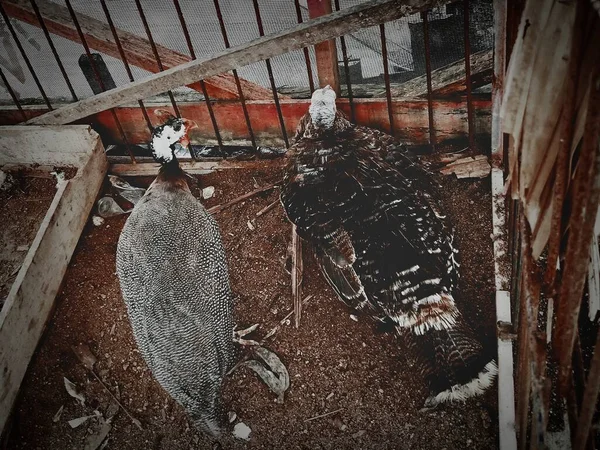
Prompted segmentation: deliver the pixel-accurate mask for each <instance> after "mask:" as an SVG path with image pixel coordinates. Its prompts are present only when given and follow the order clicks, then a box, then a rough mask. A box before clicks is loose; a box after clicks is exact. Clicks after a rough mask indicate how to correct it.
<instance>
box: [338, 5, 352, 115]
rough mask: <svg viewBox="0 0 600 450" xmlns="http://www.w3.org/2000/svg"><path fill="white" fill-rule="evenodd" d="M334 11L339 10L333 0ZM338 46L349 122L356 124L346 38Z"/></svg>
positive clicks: (341, 38) (342, 37) (341, 37)
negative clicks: (344, 76)
mask: <svg viewBox="0 0 600 450" xmlns="http://www.w3.org/2000/svg"><path fill="white" fill-rule="evenodd" d="M334 3H335V10H336V11H339V10H340V0H334ZM340 45H341V47H342V59H343V60H344V73H345V74H346V87H347V88H348V103H350V120H351V121H352V122H356V113H355V111H354V94H353V92H352V82H351V81H350V67H349V66H348V49H347V47H346V38H344V36H340Z"/></svg>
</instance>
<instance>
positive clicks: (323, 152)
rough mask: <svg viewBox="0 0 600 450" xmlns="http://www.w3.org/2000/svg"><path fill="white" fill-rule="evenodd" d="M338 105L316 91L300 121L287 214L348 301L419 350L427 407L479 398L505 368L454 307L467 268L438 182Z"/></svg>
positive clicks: (284, 198) (286, 189)
mask: <svg viewBox="0 0 600 450" xmlns="http://www.w3.org/2000/svg"><path fill="white" fill-rule="evenodd" d="M335 99H336V95H335V92H334V91H333V90H332V89H331V88H330V87H329V86H327V87H325V88H323V89H318V90H316V91H315V92H314V93H313V96H312V100H311V105H310V108H309V111H308V113H307V114H306V115H305V116H304V117H303V118H302V120H301V121H300V124H299V126H298V129H297V132H296V136H295V137H294V142H293V145H292V147H291V149H290V161H289V163H288V166H287V168H286V173H285V176H284V183H283V187H282V190H281V202H282V204H283V207H284V209H285V211H286V214H287V216H288V218H289V219H290V221H291V222H293V223H294V224H295V225H296V228H297V233H298V235H299V236H300V237H301V238H302V239H303V240H305V241H307V242H309V243H310V244H312V246H313V248H314V249H315V254H316V258H317V261H318V263H319V265H320V267H321V270H322V272H323V274H324V276H325V278H326V279H327V281H328V282H329V284H330V285H331V287H332V288H333V289H334V291H335V292H336V294H337V295H338V296H339V297H340V299H341V300H343V301H344V302H345V303H346V304H347V305H348V306H350V307H351V308H354V309H356V310H359V311H360V310H362V311H364V312H366V313H368V314H369V315H371V316H372V317H373V318H375V319H377V320H380V321H383V322H386V323H390V324H391V325H393V327H394V329H395V330H396V331H397V333H398V334H399V335H401V336H403V337H405V338H406V339H407V342H408V343H409V345H410V346H411V347H412V348H414V349H415V351H416V354H417V355H418V356H419V361H420V363H421V364H420V365H421V372H422V374H423V376H424V377H425V378H426V380H427V381H428V384H429V387H430V395H429V396H428V398H427V399H426V401H425V407H426V408H431V407H435V406H436V405H438V404H440V403H444V402H453V401H464V400H466V399H467V398H469V397H472V396H476V395H480V394H482V393H483V392H484V391H485V390H486V389H487V388H489V387H490V386H491V385H492V383H493V381H494V378H495V376H496V374H497V366H496V362H495V361H494V360H493V359H492V358H490V357H489V356H488V355H487V354H486V353H485V352H484V351H483V348H482V345H481V344H480V343H479V342H478V340H477V339H476V337H475V335H474V333H473V331H472V330H471V329H470V328H469V326H468V325H467V323H466V322H465V320H464V319H463V317H462V315H461V313H460V311H459V310H458V308H457V306H456V304H455V301H454V297H453V291H454V289H455V287H456V284H457V280H458V276H459V273H458V269H459V263H458V262H457V251H456V249H455V248H454V247H453V234H452V231H451V229H450V228H449V227H448V225H447V224H446V223H445V221H444V220H443V219H444V217H443V216H442V215H441V213H440V210H439V208H438V207H437V205H436V204H435V202H434V201H433V200H432V198H431V196H430V193H431V192H434V189H433V186H434V185H435V183H433V182H432V181H431V180H430V179H429V178H430V177H428V175H427V174H426V173H425V171H424V170H423V169H422V168H420V167H418V165H416V164H413V163H412V160H411V159H410V158H408V156H406V155H402V156H401V158H400V159H399V160H398V161H396V164H391V163H390V162H389V161H387V160H389V158H388V156H389V155H388V153H389V149H390V148H391V146H392V145H393V144H392V143H393V142H394V141H393V138H392V137H391V136H388V135H385V134H384V133H382V132H379V131H377V130H373V129H369V128H367V127H362V126H356V125H353V124H352V123H350V122H349V121H348V120H346V118H345V117H344V116H343V115H342V114H341V113H339V112H338V111H337V110H336V105H335ZM430 188H431V189H430Z"/></svg>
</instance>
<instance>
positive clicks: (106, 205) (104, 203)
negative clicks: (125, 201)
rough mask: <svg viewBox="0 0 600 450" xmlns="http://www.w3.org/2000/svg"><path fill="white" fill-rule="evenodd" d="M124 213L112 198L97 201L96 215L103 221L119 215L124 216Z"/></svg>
mask: <svg viewBox="0 0 600 450" xmlns="http://www.w3.org/2000/svg"><path fill="white" fill-rule="evenodd" d="M125 212H126V211H123V208H121V207H120V206H119V204H118V203H117V202H116V201H115V199H114V198H112V197H102V198H101V199H100V200H98V214H99V215H100V216H102V217H103V218H105V219H106V218H107V217H113V216H120V215H121V214H125Z"/></svg>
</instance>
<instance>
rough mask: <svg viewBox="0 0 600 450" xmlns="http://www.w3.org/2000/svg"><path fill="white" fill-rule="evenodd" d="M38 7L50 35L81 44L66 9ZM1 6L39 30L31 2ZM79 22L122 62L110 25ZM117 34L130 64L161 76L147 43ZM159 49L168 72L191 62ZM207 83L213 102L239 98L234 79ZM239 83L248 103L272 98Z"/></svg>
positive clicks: (8, 0) (40, 0)
mask: <svg viewBox="0 0 600 450" xmlns="http://www.w3.org/2000/svg"><path fill="white" fill-rule="evenodd" d="M36 4H37V5H38V7H39V9H40V12H41V14H42V16H43V17H44V21H45V24H46V27H47V28H48V30H49V31H50V32H51V33H54V34H56V35H58V36H62V37H64V38H66V39H69V40H72V41H75V42H79V36H78V34H77V30H76V29H75V25H74V24H73V21H72V20H71V16H70V15H69V10H68V9H67V8H65V7H64V6H62V5H60V4H57V3H53V2H51V1H47V0H36ZM2 5H3V6H4V9H5V10H6V13H7V14H8V15H9V16H11V17H14V18H16V19H19V20H22V21H23V22H26V23H28V24H30V25H33V26H36V27H39V26H40V23H39V22H38V20H37V17H36V15H35V12H34V11H33V8H32V6H31V3H30V1H29V0H2ZM77 20H78V21H79V25H80V26H81V29H82V31H83V33H84V35H85V38H86V41H87V43H88V45H89V46H90V47H91V48H93V49H94V50H97V51H99V52H102V53H105V54H107V55H110V56H112V57H114V58H117V59H120V55H119V50H118V48H117V45H116V44H115V42H114V39H113V35H112V33H111V30H110V28H109V26H108V25H107V24H105V23H104V22H102V21H99V20H96V19H94V18H92V17H89V16H85V15H83V14H77ZM117 33H118V35H119V39H120V41H121V43H122V45H123V50H124V52H125V56H126V58H127V62H129V64H132V65H134V66H137V67H141V68H142V69H145V70H147V71H149V72H152V73H158V72H160V70H159V67H158V64H157V63H156V59H155V58H154V55H153V53H152V49H151V47H150V43H149V42H148V40H146V39H143V38H141V37H139V36H137V35H135V34H132V33H128V32H126V31H123V30H117ZM156 47H157V50H158V54H159V56H160V60H161V63H162V64H163V66H164V67H165V68H166V69H169V68H171V67H176V66H179V65H180V64H184V63H187V62H189V61H191V60H192V59H191V58H190V57H189V56H187V55H184V54H182V53H178V52H176V51H174V50H171V49H169V48H167V47H163V46H162V45H157V46H156ZM204 82H205V83H206V89H207V92H208V94H209V96H210V97H211V98H223V99H236V98H239V95H238V91H237V87H236V84H235V80H234V78H233V76H232V75H229V74H227V73H223V74H217V75H215V76H214V77H210V78H207V79H206V80H204ZM240 82H241V84H242V88H243V90H244V96H245V97H246V98H247V99H253V100H266V99H269V98H271V92H270V91H269V90H268V89H265V88H263V87H261V86H258V85H257V84H254V83H251V82H249V81H247V80H243V79H240ZM188 86H189V87H190V88H192V89H194V90H196V91H198V92H200V93H202V88H201V86H200V83H189V84H188Z"/></svg>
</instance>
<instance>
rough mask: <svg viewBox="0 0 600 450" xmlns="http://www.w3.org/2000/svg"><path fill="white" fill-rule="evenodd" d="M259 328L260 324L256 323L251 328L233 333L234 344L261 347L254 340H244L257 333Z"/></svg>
mask: <svg viewBox="0 0 600 450" xmlns="http://www.w3.org/2000/svg"><path fill="white" fill-rule="evenodd" d="M258 327H259V324H258V323H255V324H254V325H252V326H251V327H248V328H246V329H244V330H237V331H236V330H234V331H233V342H236V343H238V344H239V345H260V343H258V342H257V341H255V340H252V339H244V336H247V335H249V334H250V333H252V332H254V331H256V329H257V328H258Z"/></svg>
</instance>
